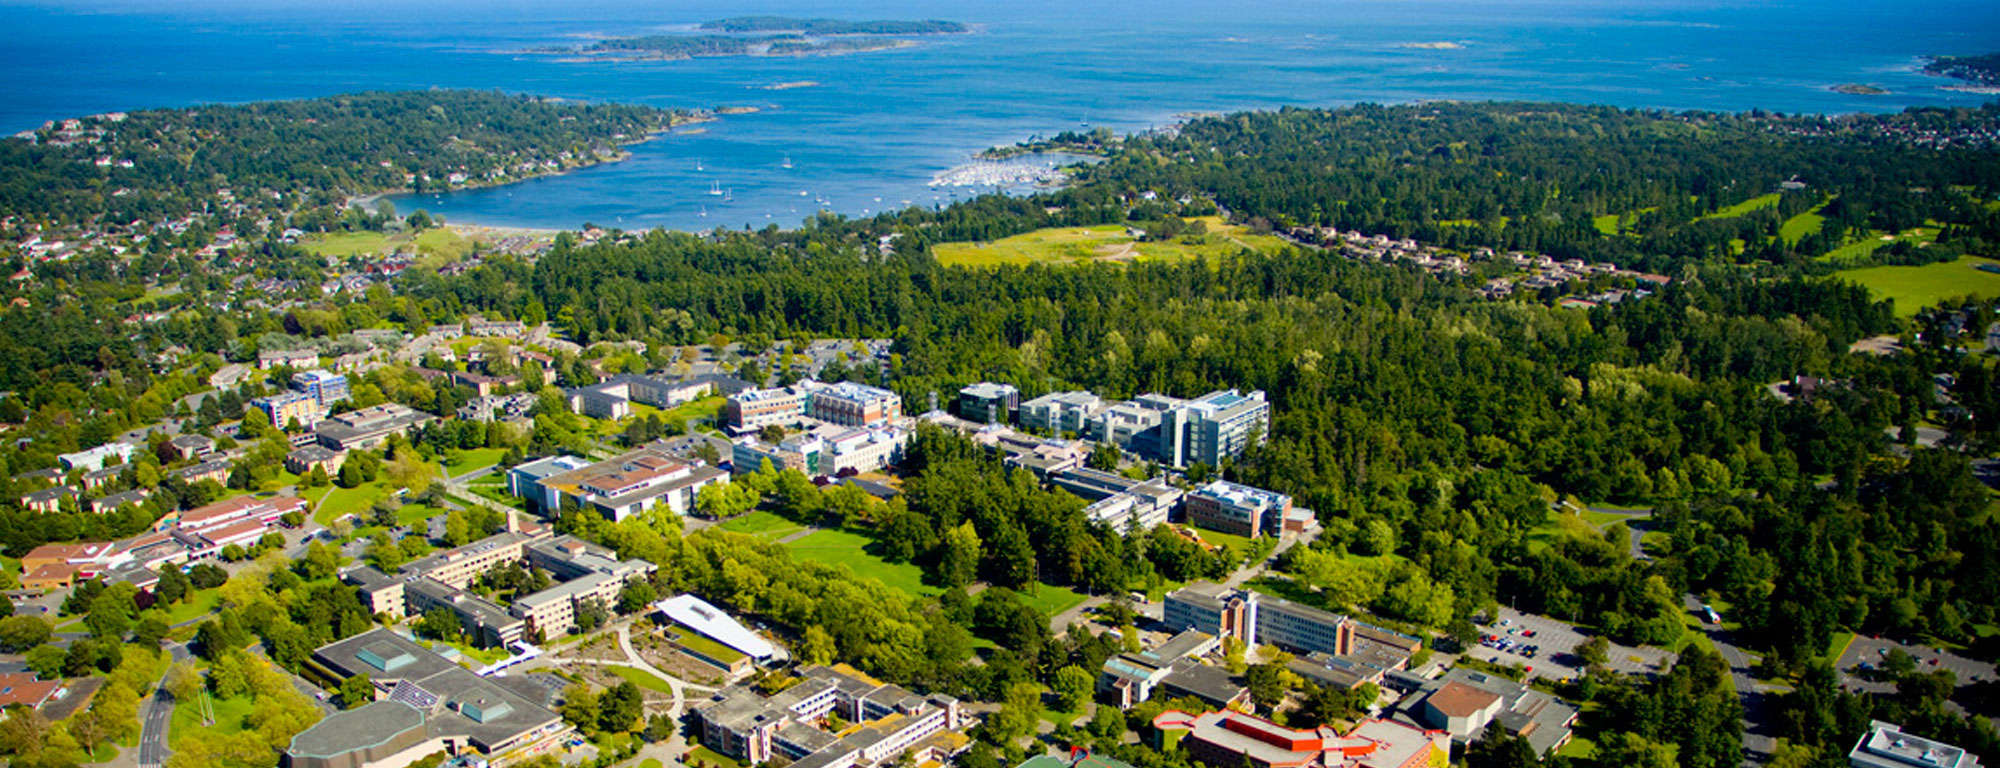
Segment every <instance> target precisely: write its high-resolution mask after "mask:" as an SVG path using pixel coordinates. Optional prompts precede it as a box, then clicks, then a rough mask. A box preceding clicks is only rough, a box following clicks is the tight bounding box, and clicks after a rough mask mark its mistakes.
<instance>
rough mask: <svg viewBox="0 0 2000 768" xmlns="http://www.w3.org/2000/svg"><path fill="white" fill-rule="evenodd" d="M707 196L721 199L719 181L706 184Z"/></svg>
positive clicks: (720, 183) (720, 184)
mask: <svg viewBox="0 0 2000 768" xmlns="http://www.w3.org/2000/svg"><path fill="white" fill-rule="evenodd" d="M708 195H709V196H710V197H721V196H722V182H719V181H711V182H709V183H708Z"/></svg>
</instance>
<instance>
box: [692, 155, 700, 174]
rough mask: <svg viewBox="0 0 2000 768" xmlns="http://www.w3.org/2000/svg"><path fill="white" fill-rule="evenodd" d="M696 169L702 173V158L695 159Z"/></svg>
mask: <svg viewBox="0 0 2000 768" xmlns="http://www.w3.org/2000/svg"><path fill="white" fill-rule="evenodd" d="M694 169H695V170H696V171H700V170H701V158H699V157H697V158H695V159H694Z"/></svg>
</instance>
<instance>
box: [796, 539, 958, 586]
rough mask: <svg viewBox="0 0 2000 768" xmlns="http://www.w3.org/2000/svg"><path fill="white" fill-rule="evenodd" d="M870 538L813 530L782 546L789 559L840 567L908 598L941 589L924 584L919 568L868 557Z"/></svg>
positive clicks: (871, 556)
mask: <svg viewBox="0 0 2000 768" xmlns="http://www.w3.org/2000/svg"><path fill="white" fill-rule="evenodd" d="M873 541H874V540H873V539H870V538H869V537H867V536H865V535H863V534H859V533H855V532H853V531H835V530H827V531H815V532H813V534H812V535H809V536H806V537H805V538H802V539H799V540H798V541H794V542H791V543H789V544H786V545H785V548H786V549H789V550H791V552H792V556H793V557H795V558H798V559H800V560H812V561H815V562H821V563H826V564H827V565H844V566H847V568H848V569H849V570H851V571H853V572H854V575H856V576H859V577H861V578H864V579H875V580H877V581H880V582H882V583H883V584H886V585H888V586H889V587H891V588H893V589H897V590H901V591H903V592H905V593H908V594H911V595H921V596H926V597H928V596H930V595H935V594H937V593H939V592H941V591H942V590H940V589H938V588H937V587H933V586H930V585H928V584H925V583H924V572H923V569H921V568H918V567H916V566H914V565H911V564H909V563H891V562H889V561H887V560H883V559H882V558H879V557H876V556H874V555H871V554H869V553H868V552H867V550H866V549H864V548H865V547H867V546H868V545H869V544H871V543H873Z"/></svg>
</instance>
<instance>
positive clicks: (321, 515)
mask: <svg viewBox="0 0 2000 768" xmlns="http://www.w3.org/2000/svg"><path fill="white" fill-rule="evenodd" d="M388 495H389V488H388V485H387V483H386V481H383V480H377V481H375V482H372V483H364V484H362V485H359V486H356V487H353V488H341V487H339V486H335V487H334V489H333V490H332V491H330V492H328V493H327V495H326V502H325V503H323V504H321V505H320V507H319V511H317V512H314V513H313V522H315V523H319V524H320V525H326V524H328V523H331V522H333V521H334V520H336V519H339V518H340V516H341V515H357V514H360V513H362V512H366V511H368V507H370V506H372V505H374V503H375V500H376V499H380V498H383V497H385V496H388Z"/></svg>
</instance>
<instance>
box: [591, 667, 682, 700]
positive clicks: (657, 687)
mask: <svg viewBox="0 0 2000 768" xmlns="http://www.w3.org/2000/svg"><path fill="white" fill-rule="evenodd" d="M604 671H606V672H610V673H611V674H614V675H617V676H619V677H622V678H625V679H626V680H630V681H632V684H633V685H636V686H639V687H640V688H644V689H646V690H649V691H657V692H659V693H673V692H674V688H673V686H671V685H668V684H667V681H665V680H662V679H660V676H659V675H655V674H653V673H651V672H647V671H646V670H643V669H633V668H631V667H609V666H607V667H605V668H604Z"/></svg>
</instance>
